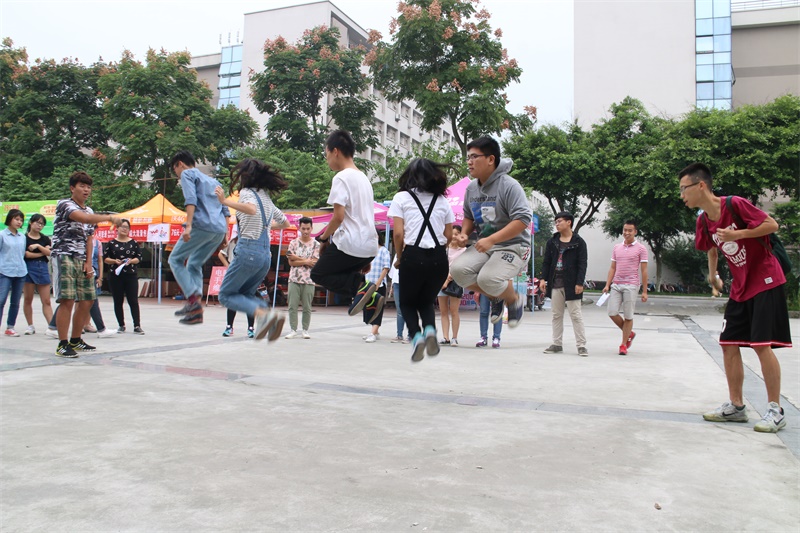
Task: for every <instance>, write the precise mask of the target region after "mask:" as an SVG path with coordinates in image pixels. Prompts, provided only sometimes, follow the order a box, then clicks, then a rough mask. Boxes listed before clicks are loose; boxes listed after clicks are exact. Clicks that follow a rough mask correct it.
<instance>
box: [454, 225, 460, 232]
mask: <svg viewBox="0 0 800 533" xmlns="http://www.w3.org/2000/svg"><path fill="white" fill-rule="evenodd" d="M453 229H454V230H456V229H457V230H458V231H461V226H460V225H458V224H453Z"/></svg>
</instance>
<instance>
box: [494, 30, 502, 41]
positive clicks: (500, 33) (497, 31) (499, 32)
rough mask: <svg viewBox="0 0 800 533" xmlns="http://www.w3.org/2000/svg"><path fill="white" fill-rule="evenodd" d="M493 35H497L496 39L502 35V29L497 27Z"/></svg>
mask: <svg viewBox="0 0 800 533" xmlns="http://www.w3.org/2000/svg"><path fill="white" fill-rule="evenodd" d="M494 36H495V37H497V38H498V39H499V38H501V37H502V36H503V30H501V29H500V28H497V29H496V30H494Z"/></svg>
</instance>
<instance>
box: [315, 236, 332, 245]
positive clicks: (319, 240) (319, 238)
mask: <svg viewBox="0 0 800 533" xmlns="http://www.w3.org/2000/svg"><path fill="white" fill-rule="evenodd" d="M314 240H315V241H317V242H321V243H326V242H328V241H329V240H331V238H330V237H328V238H327V239H323V238H322V235H321V234H320V235H317V236H316V237H314Z"/></svg>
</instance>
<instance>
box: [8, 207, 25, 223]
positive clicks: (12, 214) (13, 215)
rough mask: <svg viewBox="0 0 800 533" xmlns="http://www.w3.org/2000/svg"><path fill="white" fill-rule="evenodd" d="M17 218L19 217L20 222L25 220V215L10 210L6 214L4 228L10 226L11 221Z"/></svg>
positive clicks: (18, 211) (16, 210)
mask: <svg viewBox="0 0 800 533" xmlns="http://www.w3.org/2000/svg"><path fill="white" fill-rule="evenodd" d="M17 217H21V218H22V220H25V213H23V212H22V211H20V210H19V209H10V210H9V211H8V214H7V215H6V226H10V225H11V221H12V220H14V219H15V218H17Z"/></svg>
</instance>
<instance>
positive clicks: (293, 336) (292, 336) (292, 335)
mask: <svg viewBox="0 0 800 533" xmlns="http://www.w3.org/2000/svg"><path fill="white" fill-rule="evenodd" d="M299 336H300V334H299V333H298V332H297V331H294V330H292V331H290V332H289V334H288V335H286V336H285V337H284V339H296V338H297V337H299Z"/></svg>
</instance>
